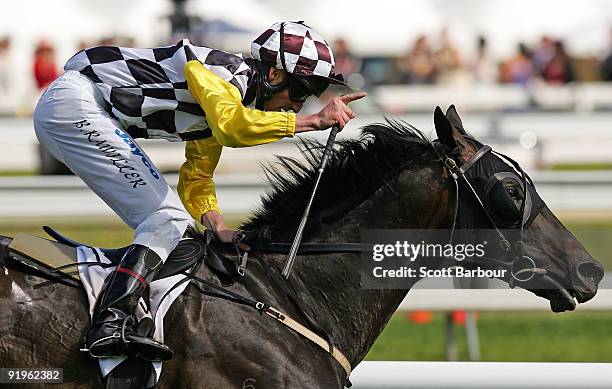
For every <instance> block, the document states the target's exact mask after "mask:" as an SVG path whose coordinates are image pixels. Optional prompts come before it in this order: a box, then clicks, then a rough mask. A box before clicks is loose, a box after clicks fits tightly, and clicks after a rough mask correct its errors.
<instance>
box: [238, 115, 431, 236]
mask: <svg viewBox="0 0 612 389" xmlns="http://www.w3.org/2000/svg"><path fill="white" fill-rule="evenodd" d="M337 144H338V145H339V146H340V147H339V148H337V149H335V150H334V152H333V153H332V156H331V158H330V160H329V162H328V165H327V167H326V169H325V172H324V174H323V177H321V183H320V184H319V189H318V191H317V195H316V197H315V200H314V202H313V205H312V208H311V212H310V217H309V220H308V224H307V226H306V230H305V233H304V238H307V237H308V236H309V235H310V236H312V235H313V234H314V233H315V232H316V230H317V229H318V228H317V227H318V226H319V225H320V223H322V222H332V221H334V220H336V219H338V218H340V217H341V216H343V215H344V214H345V213H346V212H348V211H350V210H351V209H353V208H354V207H356V206H357V205H359V204H360V203H361V202H363V201H364V200H365V199H367V198H368V197H370V196H371V194H372V193H373V192H375V191H376V190H377V189H378V188H380V187H381V186H382V185H383V184H385V182H387V181H389V180H390V179H392V178H393V177H394V176H395V175H397V174H398V173H399V171H400V170H403V169H406V168H417V167H421V166H424V165H429V164H431V163H432V162H433V161H434V160H435V159H436V158H437V157H436V154H435V153H434V151H433V150H432V147H431V145H430V143H429V140H428V139H427V138H426V137H425V136H424V135H423V133H422V132H421V131H419V130H417V129H416V128H414V127H413V126H411V125H409V124H407V123H404V122H399V121H394V120H389V119H387V123H386V124H382V123H377V124H370V125H368V126H365V127H363V128H362V130H361V136H360V137H359V138H358V139H355V140H345V141H341V142H338V143H337ZM302 146H303V150H302V154H303V156H304V157H305V159H306V161H305V162H304V161H300V160H298V159H295V158H291V157H282V156H280V157H278V158H277V160H276V162H275V164H274V165H280V167H281V169H274V167H275V166H274V165H270V166H267V167H266V169H265V171H266V176H267V177H268V180H269V181H270V183H271V185H272V191H271V193H269V194H267V195H264V196H263V197H262V206H261V207H260V208H259V209H257V210H256V212H255V213H254V214H253V215H252V216H251V218H250V220H249V221H247V222H246V223H245V224H244V225H243V226H242V227H241V228H242V229H243V230H245V231H253V232H256V233H259V234H261V235H260V236H261V237H262V238H265V239H266V240H267V239H270V238H272V237H273V238H274V240H280V241H289V240H290V239H291V237H292V236H293V234H294V233H295V231H296V230H297V226H298V224H299V222H300V219H301V217H302V213H303V212H304V208H305V206H306V203H307V201H308V198H309V196H310V194H311V192H312V188H313V185H314V181H315V179H316V175H317V170H318V168H319V164H320V161H321V154H322V152H323V149H324V148H325V145H324V144H320V143H318V142H314V141H303V142H302Z"/></svg>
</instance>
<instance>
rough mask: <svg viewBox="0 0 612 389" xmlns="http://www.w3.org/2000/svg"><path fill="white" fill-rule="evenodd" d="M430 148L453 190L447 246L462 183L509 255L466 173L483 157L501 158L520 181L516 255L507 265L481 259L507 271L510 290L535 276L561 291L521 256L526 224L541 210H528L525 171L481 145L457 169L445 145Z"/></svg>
mask: <svg viewBox="0 0 612 389" xmlns="http://www.w3.org/2000/svg"><path fill="white" fill-rule="evenodd" d="M464 138H465V139H466V140H469V141H471V142H473V143H474V144H477V145H479V142H478V141H477V140H476V139H474V138H473V137H471V136H469V135H464ZM432 146H433V149H434V151H435V153H436V154H437V155H438V157H439V159H440V161H441V162H442V164H443V165H444V167H445V168H446V170H447V172H448V176H449V177H450V178H451V179H452V181H453V183H454V186H455V205H454V209H453V213H452V215H453V216H452V224H451V230H450V243H452V242H453V237H454V233H455V230H456V229H457V222H458V221H459V220H458V214H459V185H460V183H461V184H463V185H464V186H465V188H466V189H467V191H468V192H469V193H470V194H471V195H472V197H473V198H474V200H475V201H476V205H477V207H478V208H479V209H480V210H482V212H483V213H484V215H485V216H486V219H487V220H488V221H489V223H490V224H491V226H493V228H494V229H495V231H496V233H497V236H498V240H499V246H500V248H501V249H502V251H503V252H506V253H510V252H511V251H512V245H511V243H510V241H509V240H508V239H507V238H506V236H505V235H504V233H503V232H502V228H501V227H500V226H499V224H498V222H497V221H496V220H495V218H494V217H493V215H492V210H490V209H488V208H487V206H486V205H485V202H484V201H483V199H482V197H481V195H480V194H479V193H478V192H477V191H476V189H475V188H474V186H473V184H472V182H470V180H469V179H468V177H467V176H466V173H468V172H469V171H470V170H471V169H472V168H473V167H474V166H476V165H478V164H479V163H481V162H482V161H481V160H482V158H483V157H485V156H486V155H487V154H489V153H491V154H494V155H496V156H498V157H500V158H502V159H503V160H505V161H507V162H508V163H510V165H511V166H512V167H513V168H514V170H515V172H516V173H517V174H518V176H519V178H520V181H521V185H522V190H523V198H522V200H521V207H520V217H521V220H520V221H519V228H520V237H519V239H518V240H517V241H516V242H515V244H514V246H515V250H516V254H515V256H514V258H513V259H512V260H510V261H508V260H504V259H501V258H489V257H487V258H485V257H482V259H486V261H488V262H495V263H496V264H497V265H498V266H500V267H502V268H503V269H506V270H507V271H509V273H510V274H511V275H512V277H511V278H510V279H509V281H508V283H509V285H510V287H511V288H514V287H515V286H516V285H517V284H518V283H525V282H528V281H530V280H531V279H532V278H533V277H535V276H536V275H539V276H542V277H546V278H547V279H548V281H549V282H552V283H553V284H556V286H559V287H560V285H558V283H557V282H556V281H554V280H553V279H552V278H550V277H549V276H547V273H548V270H546V269H544V268H539V267H537V265H536V263H535V261H534V260H533V259H532V258H530V257H528V256H526V255H525V254H524V243H523V241H524V234H525V228H526V227H527V226H528V224H530V223H531V222H532V221H533V218H535V216H537V214H538V213H539V212H540V211H541V209H542V207H540V208H539V209H537V210H533V209H531V206H532V205H533V204H532V203H531V200H529V188H528V185H532V186H533V181H532V180H531V178H530V177H529V176H528V175H527V173H525V171H524V170H523V169H522V168H521V167H520V165H519V164H518V162H516V161H515V160H513V159H512V158H510V157H508V156H507V155H505V154H502V153H499V152H496V151H494V150H493V149H492V148H491V146H488V145H481V147H480V148H479V149H478V151H477V152H476V153H475V154H474V155H473V156H472V157H471V158H470V159H469V160H468V161H466V162H465V163H464V164H462V165H461V166H459V165H457V163H456V162H455V160H454V159H453V158H451V157H450V156H448V155H447V154H446V149H447V148H446V147H445V146H444V145H442V144H441V143H439V142H435V143H432ZM497 174H500V173H497ZM528 202H529V203H530V204H529V208H530V209H527V207H526V205H527V203H528ZM534 211H535V212H534ZM486 265H490V263H486ZM525 265H526V266H525Z"/></svg>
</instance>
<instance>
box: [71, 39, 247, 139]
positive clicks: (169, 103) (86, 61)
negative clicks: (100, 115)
mask: <svg viewBox="0 0 612 389" xmlns="http://www.w3.org/2000/svg"><path fill="white" fill-rule="evenodd" d="M190 56H192V57H193V58H189V57H190ZM190 59H198V60H199V61H201V62H202V63H203V64H204V66H206V67H207V68H208V69H209V70H211V71H212V72H214V73H215V74H217V75H218V76H220V77H221V78H223V79H224V80H226V81H228V82H230V83H231V84H233V85H234V86H236V87H237V88H238V90H239V91H240V93H241V94H242V96H243V97H244V95H245V93H246V89H247V84H248V80H249V77H250V72H251V70H250V67H249V66H248V65H247V64H246V63H245V62H244V59H243V58H242V56H241V55H235V54H230V53H226V52H223V51H220V50H214V49H210V48H207V47H200V46H194V45H192V44H191V43H190V42H189V41H188V40H187V39H184V40H182V41H180V42H178V43H177V44H176V45H174V46H167V47H157V48H148V49H137V48H126V47H115V46H99V47H92V48H89V49H85V50H82V51H80V52H79V53H77V54H75V55H74V56H73V57H72V58H71V59H70V60H69V61H68V62H67V63H66V65H65V66H64V69H65V70H77V71H79V72H81V73H82V74H84V75H85V76H87V77H88V78H90V79H91V80H92V81H93V82H95V83H96V86H97V87H98V89H99V90H100V92H101V93H102V95H103V96H104V99H105V101H106V102H107V105H108V106H107V110H108V111H109V113H110V114H112V115H114V116H115V117H116V118H117V119H118V120H119V121H120V122H121V123H122V124H123V125H124V127H125V128H126V129H127V130H128V132H129V133H130V135H132V136H133V137H135V138H164V139H167V140H171V141H181V140H193V139H200V138H206V137H209V136H211V132H210V129H209V128H208V124H207V123H206V120H205V113H204V111H203V110H202V108H201V107H200V105H199V104H198V103H197V101H196V100H195V99H194V98H193V96H192V95H191V93H189V90H188V88H187V82H186V80H185V73H184V66H185V63H186V62H187V61H188V60H190Z"/></svg>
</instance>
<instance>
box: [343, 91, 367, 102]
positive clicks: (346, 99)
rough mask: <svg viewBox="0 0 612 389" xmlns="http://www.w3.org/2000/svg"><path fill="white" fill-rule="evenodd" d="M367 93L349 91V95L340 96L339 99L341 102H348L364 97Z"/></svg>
mask: <svg viewBox="0 0 612 389" xmlns="http://www.w3.org/2000/svg"><path fill="white" fill-rule="evenodd" d="M367 95H368V94H367V93H365V92H357V93H351V94H350V95H344V96H340V100H342V102H343V103H344V104H348V103H350V102H351V101H355V100H359V99H362V98H364V97H366V96H367Z"/></svg>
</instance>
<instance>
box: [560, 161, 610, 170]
mask: <svg viewBox="0 0 612 389" xmlns="http://www.w3.org/2000/svg"><path fill="white" fill-rule="evenodd" d="M548 168H549V169H550V170H555V171H589V170H612V163H609V162H591V163H556V164H552V165H550V166H548Z"/></svg>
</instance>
